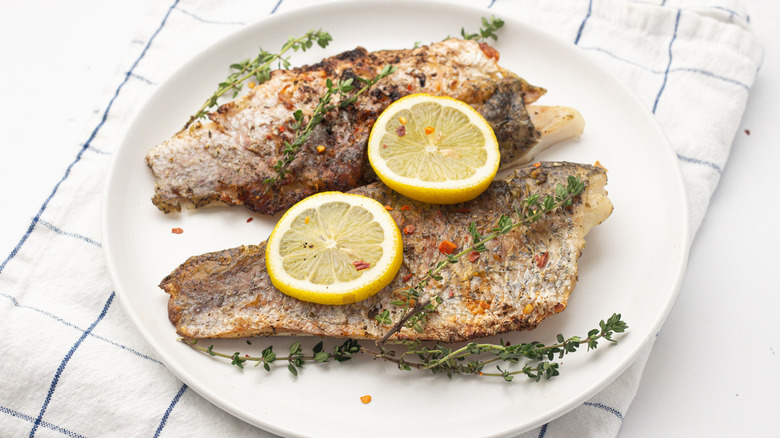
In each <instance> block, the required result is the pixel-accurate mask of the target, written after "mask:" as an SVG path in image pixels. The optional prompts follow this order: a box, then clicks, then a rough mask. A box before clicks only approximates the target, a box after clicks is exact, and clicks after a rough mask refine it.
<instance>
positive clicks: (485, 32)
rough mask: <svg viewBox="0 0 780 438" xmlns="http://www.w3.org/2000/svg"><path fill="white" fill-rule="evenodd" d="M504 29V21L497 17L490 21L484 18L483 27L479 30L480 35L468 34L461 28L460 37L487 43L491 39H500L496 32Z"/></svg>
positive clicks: (491, 17)
mask: <svg viewBox="0 0 780 438" xmlns="http://www.w3.org/2000/svg"><path fill="white" fill-rule="evenodd" d="M502 27H504V20H502V19H500V18H496V17H495V15H491V16H490V20H488V19H487V18H485V17H482V27H480V28H479V32H478V33H467V32H466V29H464V28H462V27H461V28H460V36H461V37H463V39H464V40H475V41H485V40H486V39H488V38H490V39H492V40H493V41H495V40H497V39H498V35H496V31H497V30H498V29H501V28H502Z"/></svg>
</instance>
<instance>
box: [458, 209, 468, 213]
mask: <svg viewBox="0 0 780 438" xmlns="http://www.w3.org/2000/svg"><path fill="white" fill-rule="evenodd" d="M458 213H471V209H470V208H461V209H460V210H458Z"/></svg>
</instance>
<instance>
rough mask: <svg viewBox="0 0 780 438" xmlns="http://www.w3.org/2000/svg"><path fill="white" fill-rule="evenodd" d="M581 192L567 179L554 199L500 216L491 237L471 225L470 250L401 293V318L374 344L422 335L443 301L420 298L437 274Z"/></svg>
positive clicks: (535, 198) (533, 199) (532, 200)
mask: <svg viewBox="0 0 780 438" xmlns="http://www.w3.org/2000/svg"><path fill="white" fill-rule="evenodd" d="M584 190H585V184H584V183H583V182H582V181H580V180H579V178H577V177H575V176H569V177H568V178H567V184H566V185H563V184H560V183H559V184H557V185H556V187H555V196H550V195H547V196H545V197H544V198H542V197H541V195H539V194H534V195H530V196H528V197H527V198H525V199H524V200H523V201H522V202H521V207H518V208H517V209H516V210H515V213H516V215H517V218H516V219H515V220H513V219H512V218H511V217H510V216H507V215H503V214H502V215H501V217H500V218H499V220H498V222H497V223H496V225H495V226H494V227H493V229H491V231H490V233H488V234H486V235H484V236H483V235H481V234H480V233H479V232H477V229H476V225H474V223H471V224H470V225H469V229H468V231H469V234H470V235H471V237H472V239H471V242H472V243H471V246H469V247H467V248H464V249H463V250H461V251H460V252H458V253H457V254H448V255H447V256H446V259H444V260H439V261H438V262H437V263H436V264H435V266H434V267H433V268H432V269H430V270H429V271H428V273H427V274H426V275H424V276H423V277H422V278H420V280H419V282H418V283H417V284H416V285H414V286H413V287H410V288H409V289H406V290H404V291H402V292H401V297H402V299H401V303H400V307H401V308H402V310H403V314H402V316H401V318H400V319H399V320H398V321H397V322H396V323H395V324H393V326H392V327H390V329H389V330H388V331H387V332H386V333H385V334H384V336H382V338H380V339H379V340H378V341H377V344H378V345H382V344H384V343H385V342H387V340H388V339H390V337H392V336H393V335H394V334H395V333H397V332H398V331H400V330H401V329H403V328H404V327H406V328H409V329H412V330H414V331H416V332H418V333H422V331H423V326H424V324H425V322H426V321H427V319H428V317H429V316H430V314H432V313H433V312H435V311H436V308H437V307H438V305H439V304H441V303H442V302H443V298H442V297H441V293H442V292H439V293H437V294H434V295H433V296H432V297H431V298H428V299H424V300H422V301H421V298H423V297H424V296H425V294H424V290H425V287H427V286H428V284H429V282H430V281H431V280H436V281H440V280H442V279H443V278H444V277H443V276H442V275H440V273H441V272H442V271H443V270H444V268H445V267H447V266H449V265H450V264H454V263H458V262H459V261H460V258H461V257H463V256H464V255H466V254H470V253H471V252H473V251H477V252H482V251H486V250H487V247H486V246H485V243H487V242H489V241H491V240H493V239H496V238H498V237H499V236H501V235H504V234H507V233H509V232H510V231H512V230H513V229H515V228H517V227H519V226H528V225H531V224H533V223H534V222H536V221H538V220H539V219H540V218H542V217H543V216H544V215H545V214H548V213H551V212H553V211H554V210H556V209H558V208H561V207H567V206H570V205H571V204H572V202H573V200H574V198H576V197H577V196H579V195H580V194H582V192H583V191H584ZM394 304H395V302H394ZM380 318H381V319H380ZM375 319H377V321H380V322H382V323H383V324H385V325H389V324H388V323H387V320H388V319H389V313H387V314H386V313H384V312H382V313H380V314H378V315H377V316H376V317H375Z"/></svg>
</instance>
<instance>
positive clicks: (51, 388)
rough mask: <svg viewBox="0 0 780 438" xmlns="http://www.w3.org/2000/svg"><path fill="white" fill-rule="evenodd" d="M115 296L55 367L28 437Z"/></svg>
mask: <svg viewBox="0 0 780 438" xmlns="http://www.w3.org/2000/svg"><path fill="white" fill-rule="evenodd" d="M115 296H116V293H115V292H111V295H110V296H109V297H108V300H107V301H106V304H104V305H103V310H102V311H101V312H100V315H98V317H97V319H96V320H95V322H93V323H92V325H90V326H89V328H88V329H87V330H86V331H85V332H84V333H83V334H82V335H81V336H80V337H79V339H78V340H77V341H76V343H75V344H73V346H72V347H71V348H70V351H68V354H66V355H65V358H63V359H62V362H60V366H59V367H57V372H56V373H55V374H54V379H52V381H51V385H49V392H48V393H47V394H46V400H44V402H43V406H42V407H41V412H40V413H39V414H38V418H36V419H35V423H34V424H33V428H32V430H30V437H33V436H35V431H36V430H37V429H38V426H40V425H41V420H42V419H43V414H45V413H46V408H48V407H49V402H50V401H51V397H52V395H54V390H55V389H56V388H57V383H58V382H59V381H60V376H62V372H63V371H65V366H67V365H68V362H69V361H70V359H71V358H72V357H73V353H75V352H76V350H77V349H78V348H79V346H80V345H81V343H82V342H84V339H85V338H86V337H87V335H89V334H90V333H91V332H92V330H94V329H95V326H97V325H98V323H99V322H100V321H102V320H103V317H105V316H106V312H108V308H109V307H110V306H111V303H112V302H113V301H114V297H115Z"/></svg>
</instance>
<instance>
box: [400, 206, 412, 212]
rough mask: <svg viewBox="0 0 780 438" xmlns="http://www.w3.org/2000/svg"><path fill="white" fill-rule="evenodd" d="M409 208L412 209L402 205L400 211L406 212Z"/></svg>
mask: <svg viewBox="0 0 780 438" xmlns="http://www.w3.org/2000/svg"><path fill="white" fill-rule="evenodd" d="M410 208H412V207H409V206H408V205H402V206H401V211H406V210H409V209H410Z"/></svg>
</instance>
